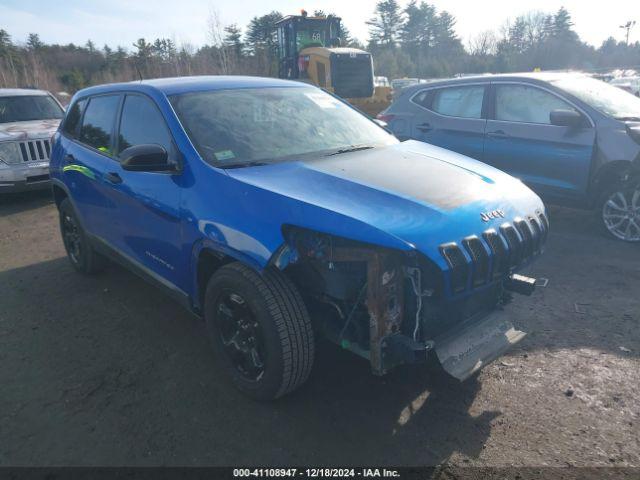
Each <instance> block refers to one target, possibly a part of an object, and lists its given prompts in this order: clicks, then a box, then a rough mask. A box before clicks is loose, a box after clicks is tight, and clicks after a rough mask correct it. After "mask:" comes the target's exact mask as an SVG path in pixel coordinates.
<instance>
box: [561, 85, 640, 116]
mask: <svg viewBox="0 0 640 480" xmlns="http://www.w3.org/2000/svg"><path fill="white" fill-rule="evenodd" d="M551 83H552V84H553V85H555V86H556V87H558V88H561V89H562V90H564V91H566V92H569V93H570V94H571V95H573V96H575V97H577V98H579V99H580V100H582V101H583V102H585V103H587V104H588V105H590V106H591V107H593V108H595V109H596V110H599V111H600V112H602V113H604V114H605V115H609V116H611V117H614V118H617V119H619V120H626V119H631V120H632V119H635V118H640V98H638V97H635V96H634V95H632V94H630V93H629V92H625V91H624V90H622V89H620V88H617V87H614V86H612V85H609V84H607V83H604V82H603V81H600V80H595V79H593V78H589V77H567V78H562V79H560V80H554V81H552V82H551Z"/></svg>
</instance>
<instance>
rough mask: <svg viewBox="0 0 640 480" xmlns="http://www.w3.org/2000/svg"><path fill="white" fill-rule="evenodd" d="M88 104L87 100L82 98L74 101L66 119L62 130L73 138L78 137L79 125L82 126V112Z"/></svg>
mask: <svg viewBox="0 0 640 480" xmlns="http://www.w3.org/2000/svg"><path fill="white" fill-rule="evenodd" d="M86 106H87V100H86V99H82V100H78V101H77V102H76V103H74V104H73V105H72V106H71V108H70V109H69V113H68V114H67V118H66V120H65V121H64V128H63V129H62V131H63V132H64V133H66V134H67V135H69V136H70V137H72V138H76V136H77V135H78V127H79V126H80V119H81V118H82V112H84V108H85V107H86Z"/></svg>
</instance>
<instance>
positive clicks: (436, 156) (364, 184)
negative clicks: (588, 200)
mask: <svg viewBox="0 0 640 480" xmlns="http://www.w3.org/2000/svg"><path fill="white" fill-rule="evenodd" d="M299 85H300V84H298V83H295V82H287V81H280V80H273V79H257V78H251V77H248V78H242V77H240V78H238V77H232V79H230V78H225V77H212V78H202V77H199V78H198V77H196V78H194V79H180V80H176V79H165V80H158V81H149V82H142V83H131V84H117V85H110V86H102V87H94V88H90V89H86V90H83V91H81V92H79V93H78V94H77V95H76V97H74V100H75V99H77V98H81V97H86V96H87V95H93V94H98V93H106V92H139V93H143V94H145V95H147V96H148V97H149V98H151V99H152V100H153V101H154V102H155V103H156V104H157V106H158V108H159V109H160V111H161V112H162V115H163V116H164V118H165V120H166V122H167V125H168V127H169V129H170V130H171V132H172V135H173V137H174V141H175V144H176V146H177V148H178V150H179V151H180V153H181V157H182V171H181V172H180V173H176V174H166V173H144V172H127V171H124V170H122V168H121V167H120V164H119V163H118V162H117V161H115V160H113V159H111V158H109V157H107V156H104V155H99V154H95V152H91V151H90V149H88V148H86V147H84V146H82V145H80V144H79V143H77V142H76V141H75V140H71V139H69V138H67V137H66V136H64V135H62V134H60V133H59V134H57V135H56V141H55V146H54V150H53V158H52V160H51V175H52V178H53V180H54V184H57V185H59V186H61V187H64V188H65V189H66V190H67V191H68V192H69V194H70V197H71V199H72V201H73V203H74V205H75V206H76V208H77V210H78V213H79V215H80V217H81V221H82V223H83V225H85V226H86V228H87V230H88V231H89V232H90V233H93V234H95V235H96V236H98V237H100V238H102V239H103V240H104V241H105V242H107V243H108V244H109V245H111V246H112V247H114V248H116V249H117V250H119V251H120V252H122V253H123V254H124V255H125V256H126V257H129V258H130V259H132V260H134V261H135V262H137V263H139V264H141V265H143V266H144V267H146V268H147V269H148V270H151V271H152V272H154V273H155V274H156V275H157V276H159V277H161V278H162V279H163V280H164V281H166V282H167V283H168V284H170V285H172V286H174V287H175V288H177V289H178V290H180V291H182V292H184V293H185V294H186V295H188V296H189V297H190V298H191V300H192V301H193V302H197V279H196V274H195V272H196V266H197V258H198V255H199V253H200V251H201V250H202V249H203V248H210V249H214V250H216V251H219V252H221V253H224V254H226V255H229V256H231V257H233V258H236V259H238V260H240V261H242V262H244V263H246V264H248V265H250V266H252V267H254V268H256V269H262V268H265V267H266V266H267V265H268V264H269V262H270V260H271V259H272V257H273V256H274V254H275V253H276V252H277V251H278V249H279V248H280V247H281V246H282V245H283V243H284V242H285V239H284V237H283V227H284V226H287V225H294V226H299V227H305V228H308V229H311V230H315V231H319V232H325V233H328V234H332V235H336V236H340V237H344V238H348V239H352V240H357V241H361V242H365V243H368V244H373V245H378V246H384V247H389V248H393V249H397V250H404V251H409V250H415V251H418V252H420V253H422V254H423V255H425V256H426V257H428V258H429V259H431V260H432V261H433V262H434V263H435V264H437V265H438V266H439V267H440V268H441V269H442V270H443V271H445V272H446V270H447V268H448V267H447V264H446V262H445V261H444V259H443V258H442V256H441V255H440V253H439V250H438V248H439V246H440V245H442V244H443V243H447V242H451V241H460V240H461V239H462V238H464V237H467V236H469V235H474V234H475V235H481V232H483V231H485V230H486V229H488V228H492V227H493V228H496V229H497V228H499V226H500V225H501V223H502V222H504V221H505V220H504V218H502V219H493V220H489V221H488V222H485V221H483V220H482V219H481V216H480V213H481V212H487V211H494V210H496V209H500V210H502V211H503V212H504V216H505V217H506V218H507V219H512V218H516V217H519V216H526V215H530V214H534V212H544V206H543V204H542V202H541V201H540V199H539V198H538V197H537V196H536V195H535V194H534V193H533V192H532V191H531V190H529V189H528V188H527V187H526V186H524V185H523V184H522V183H521V182H520V181H518V180H516V179H514V178H512V177H510V176H509V175H507V174H505V173H503V172H501V171H499V170H497V169H495V168H493V167H490V166H488V165H485V164H482V163H480V162H478V161H475V160H472V159H470V158H468V157H464V156H462V155H459V154H456V153H453V152H450V151H447V150H444V149H441V148H438V147H435V146H430V145H427V144H424V143H421V142H413V141H410V142H405V143H402V144H397V145H394V146H390V147H385V148H378V149H373V150H367V151H361V152H353V153H348V154H343V155H338V156H335V157H332V158H320V159H314V160H305V161H289V162H282V163H276V164H273V165H267V166H255V167H246V168H237V169H228V170H223V169H219V168H215V167H213V166H211V165H209V164H207V163H205V162H204V161H203V160H202V159H201V158H200V156H199V155H198V153H197V151H196V150H195V149H194V147H193V145H192V144H191V142H190V140H189V138H188V137H187V135H186V133H185V132H184V130H183V129H182V127H181V125H180V122H179V121H178V119H177V117H176V115H175V113H174V112H173V109H172V107H171V104H170V103H169V100H168V98H167V96H168V95H171V94H175V93H184V92H188V91H196V90H204V89H209V90H212V89H218V88H251V87H261V88H264V87H282V86H287V87H291V88H295V87H297V86H299ZM305 86H306V87H307V88H308V85H305ZM69 151H74V152H75V153H74V156H75V157H76V160H77V161H81V160H82V159H84V158H91V159H92V160H91V161H94V160H93V158H94V157H99V158H98V160H100V162H97V163H96V165H89V168H92V169H93V170H94V173H95V175H94V178H89V177H87V176H86V175H84V174H82V173H80V172H78V171H74V170H68V171H63V167H64V165H65V161H64V160H63V158H64V156H65V154H66V153H67V152H69ZM87 152H90V153H91V154H89V153H87ZM109 172H116V173H118V174H119V175H120V176H121V177H122V180H123V181H122V183H120V184H117V185H115V186H114V185H112V184H109V183H108V182H106V180H105V178H104V175H105V174H106V173H109ZM81 177H82V178H81ZM81 182H82V184H83V185H84V186H83V188H82V189H80V187H78V185H79V184H80V183H81ZM105 192H107V193H105Z"/></svg>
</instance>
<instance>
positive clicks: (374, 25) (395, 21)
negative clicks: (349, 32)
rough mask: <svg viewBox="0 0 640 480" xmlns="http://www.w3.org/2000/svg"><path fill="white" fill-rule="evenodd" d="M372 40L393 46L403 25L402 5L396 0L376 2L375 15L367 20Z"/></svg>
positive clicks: (372, 41)
mask: <svg viewBox="0 0 640 480" xmlns="http://www.w3.org/2000/svg"><path fill="white" fill-rule="evenodd" d="M367 25H369V27H370V28H369V37H370V42H371V43H374V44H379V45H385V46H393V45H395V43H396V40H397V38H398V33H399V31H400V28H401V27H402V15H401V13H400V6H399V5H398V2H397V1H396V0H379V1H378V3H377V4H376V9H375V16H374V17H373V18H372V19H371V20H369V21H368V22H367Z"/></svg>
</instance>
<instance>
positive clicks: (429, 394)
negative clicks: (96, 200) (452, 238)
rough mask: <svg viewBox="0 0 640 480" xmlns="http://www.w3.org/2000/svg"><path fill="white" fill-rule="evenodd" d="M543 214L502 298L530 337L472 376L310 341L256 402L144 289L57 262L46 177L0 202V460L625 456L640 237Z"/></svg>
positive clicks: (633, 460) (171, 308)
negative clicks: (302, 370) (274, 393)
mask: <svg viewBox="0 0 640 480" xmlns="http://www.w3.org/2000/svg"><path fill="white" fill-rule="evenodd" d="M550 214H551V222H552V234H551V235H550V238H549V242H548V244H547V251H546V253H545V255H544V256H543V258H542V259H541V260H540V261H539V262H538V263H537V264H536V265H535V267H534V268H533V270H532V272H531V273H533V274H534V275H535V276H540V277H546V278H548V279H549V284H548V286H547V287H546V288H544V289H539V290H538V291H537V292H536V293H535V295H534V296H533V297H530V298H524V297H517V298H516V301H515V302H514V310H515V317H516V318H515V321H516V323H517V324H518V326H520V327H521V328H522V329H524V330H526V331H528V332H530V334H529V335H528V336H527V338H526V339H525V340H524V341H523V342H522V343H521V344H520V345H519V346H518V347H517V348H516V349H514V350H513V351H511V352H510V353H509V354H508V355H507V356H505V357H503V358H502V359H500V360H498V361H497V362H495V363H494V364H492V365H490V366H489V367H487V368H486V369H484V370H483V371H482V373H481V374H480V375H479V376H478V378H477V379H474V380H471V381H468V382H466V383H462V384H460V383H458V382H456V381H453V380H449V379H448V378H447V377H445V376H444V375H443V374H438V373H434V372H433V371H429V370H427V369H425V368H424V367H423V368H414V367H411V368H409V367H407V368H401V369H399V370H397V371H395V372H393V373H392V374H390V375H388V376H386V377H383V378H376V377H373V376H372V375H370V373H369V369H368V366H367V364H366V363H365V362H364V361H362V360H359V359H358V358H356V357H354V356H352V355H351V354H349V353H347V352H344V351H342V350H340V349H339V348H337V347H334V346H331V345H325V344H322V345H320V347H319V353H318V357H317V361H316V364H315V367H314V371H313V373H312V376H311V378H310V380H309V382H308V383H307V384H306V385H305V386H304V387H303V388H302V389H301V390H300V391H298V392H296V393H294V394H293V395H290V396H288V397H285V398H284V399H282V400H281V401H278V402H276V403H271V404H260V403H255V402H253V401H251V400H248V399H246V398H245V397H243V396H242V395H241V394H239V393H237V392H236V391H235V390H233V389H232V388H230V386H229V385H228V384H227V383H226V382H225V381H224V380H223V379H222V378H221V375H220V372H219V370H218V368H217V367H216V365H215V363H214V361H213V358H212V356H211V353H210V351H209V348H208V346H207V341H206V338H205V334H204V326H203V324H202V323H201V321H199V320H198V319H196V318H194V317H192V316H191V315H189V314H188V313H186V312H185V311H184V310H182V309H181V307H180V306H179V305H177V304H176V303H174V302H173V301H172V300H170V299H169V298H167V297H165V296H163V295H162V294H161V293H160V292H159V291H157V290H156V289H155V288H154V287H152V286H149V285H147V284H146V283H144V282H143V281H142V280H140V279H138V278H137V277H136V276H134V275H133V274H131V273H129V272H127V271H125V270H123V269H121V268H119V267H116V266H113V267H110V268H109V269H108V270H107V271H106V272H104V273H103V274H101V275H99V276H97V277H84V276H81V275H79V274H77V273H75V272H74V271H73V270H72V268H71V266H70V264H69V263H68V261H67V259H66V257H65V256H64V251H63V247H62V242H61V240H60V238H59V234H58V225H57V212H56V209H55V206H54V205H53V204H52V202H51V200H50V198H49V194H48V192H44V193H35V194H33V193H32V194H28V195H14V196H11V197H7V198H3V199H0V391H1V393H0V465H52V464H56V465H66V464H74V465H120V464H127V465H238V464H242V465H280V466H282V465H294V464H295V465H314V466H321V465H333V466H340V465H341V466H346V465H357V464H365V465H371V464H377V465H387V464H388V465H433V464H438V463H442V462H449V463H451V464H453V465H478V466H506V465H516V466H524V465H526V466H543V465H552V466H565V465H580V466H584V465H588V466H610V465H615V466H640V418H639V415H640V329H639V328H638V327H639V323H640V245H629V244H623V243H621V242H617V241H614V240H609V239H608V238H606V237H605V236H604V235H603V234H601V233H600V232H599V231H598V229H597V224H596V222H595V221H594V219H593V216H592V214H590V213H589V212H583V211H577V210H568V209H566V210H565V209H558V208H551V209H550Z"/></svg>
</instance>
